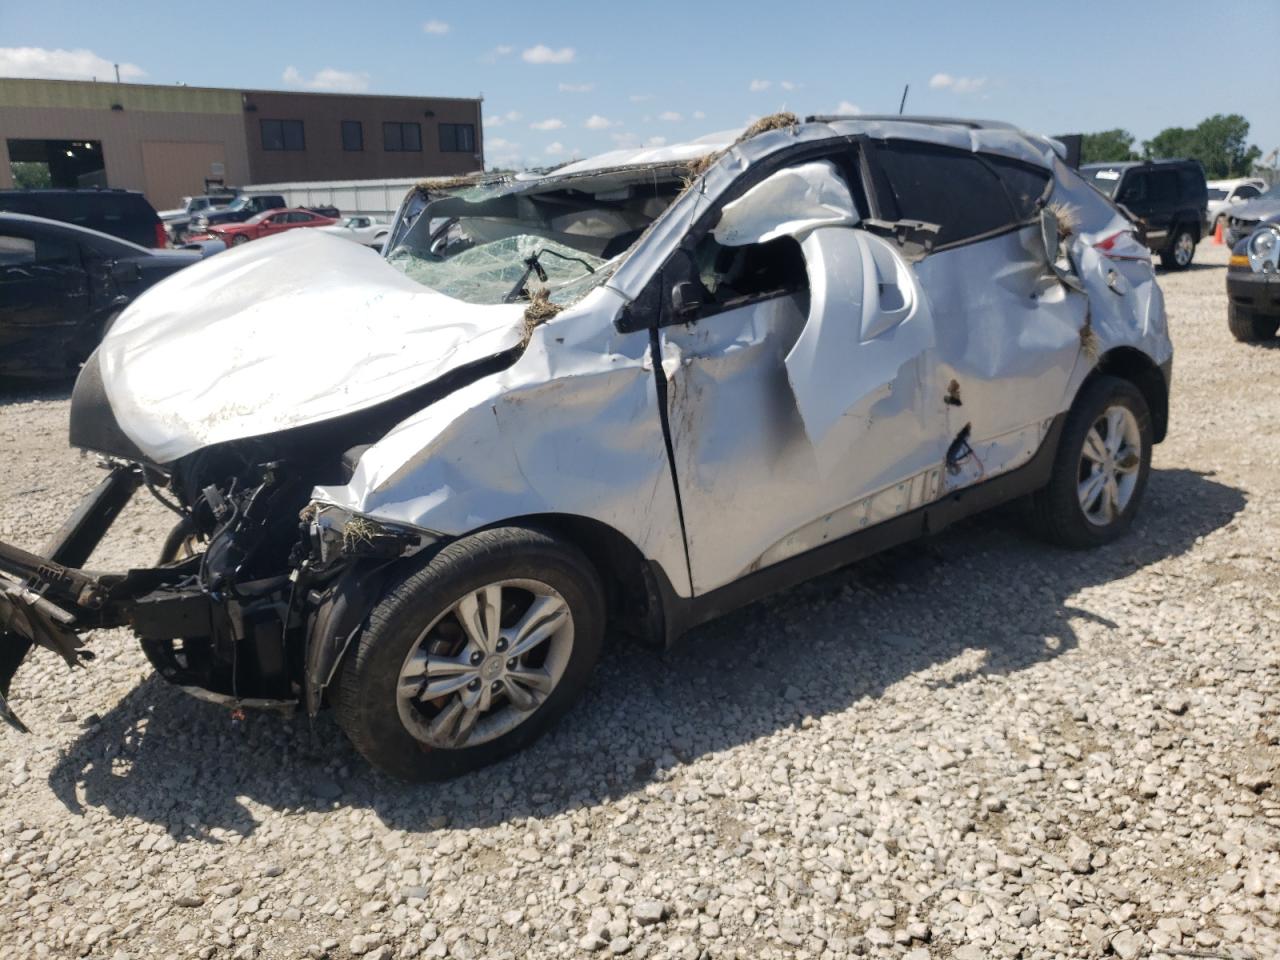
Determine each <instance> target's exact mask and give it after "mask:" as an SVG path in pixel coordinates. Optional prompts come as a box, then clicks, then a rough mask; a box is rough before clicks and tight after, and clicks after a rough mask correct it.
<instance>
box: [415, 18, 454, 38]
mask: <svg viewBox="0 0 1280 960" xmlns="http://www.w3.org/2000/svg"><path fill="white" fill-rule="evenodd" d="M422 32H423V33H433V34H435V35H436V36H440V35H441V34H445V33H448V32H449V25H448V24H447V23H445V22H444V21H443V20H428V21H427V22H426V23H424V24H423V25H422Z"/></svg>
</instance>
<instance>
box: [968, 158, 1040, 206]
mask: <svg viewBox="0 0 1280 960" xmlns="http://www.w3.org/2000/svg"><path fill="white" fill-rule="evenodd" d="M982 159H984V160H985V161H986V162H987V163H989V164H990V165H991V166H992V167H993V168H994V169H995V171H996V173H997V175H999V177H1000V181H1001V182H1002V183H1003V184H1004V189H1005V192H1006V193H1007V194H1008V195H1009V202H1010V203H1012V204H1013V215H1014V216H1015V217H1017V218H1018V219H1019V220H1030V219H1031V218H1033V217H1035V216H1036V215H1037V214H1038V213H1039V204H1040V201H1041V199H1043V197H1044V195H1045V190H1046V189H1047V188H1048V186H1049V172H1048V171H1047V170H1041V169H1039V168H1037V167H1032V166H1029V165H1027V164H1024V163H1019V162H1018V161H1016V160H1008V159H1005V158H1004V157H992V156H988V155H986V154H984V155H983V158H982Z"/></svg>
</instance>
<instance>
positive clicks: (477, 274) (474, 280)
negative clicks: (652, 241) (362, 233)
mask: <svg viewBox="0 0 1280 960" xmlns="http://www.w3.org/2000/svg"><path fill="white" fill-rule="evenodd" d="M451 229H456V230H458V231H459V232H461V233H465V232H466V227H465V226H464V225H456V226H455V227H451ZM387 259H388V260H389V261H390V262H391V263H392V264H394V265H395V266H396V267H398V268H399V269H400V270H403V271H404V273H405V275H406V276H408V277H409V278H411V279H413V280H417V281H418V282H419V283H421V284H423V285H424V286H428V287H430V288H431V289H432V290H438V291H439V292H440V293H444V294H447V295H449V296H451V297H455V298H457V299H458V300H465V301H466V302H467V303H503V302H514V301H516V300H522V299H526V297H522V296H521V295H520V288H519V287H517V284H518V283H519V282H520V281H521V280H524V281H525V285H526V286H527V284H528V283H530V282H536V285H537V286H539V287H543V286H545V287H546V288H547V289H548V290H549V291H550V297H551V300H552V301H553V302H555V303H568V302H569V301H572V300H576V299H577V298H578V297H580V296H582V294H584V293H586V291H587V290H589V289H591V288H592V287H594V286H595V285H596V284H597V283H602V282H604V279H605V278H606V277H607V276H608V274H607V273H606V272H603V271H602V270H601V268H602V267H603V266H604V265H605V263H606V262H607V261H606V260H604V259H603V258H602V257H596V256H592V255H591V254H589V253H584V252H582V251H580V250H577V249H575V248H574V247H570V246H566V245H565V244H562V243H557V242H556V241H554V240H547V239H546V238H544V237H538V236H533V235H530V234H519V235H517V236H514V237H505V238H503V239H501V240H493V241H490V242H488V243H480V244H477V245H475V246H467V247H466V248H465V249H462V250H459V251H458V252H456V253H453V254H452V255H451V256H448V257H442V258H440V259H435V258H431V257H421V256H419V255H418V254H417V253H416V252H415V251H413V250H411V249H409V248H408V247H405V246H400V247H397V248H396V249H395V250H393V251H392V252H391V255H390V256H389V257H388V258H387ZM531 259H532V260H534V262H535V263H536V264H537V265H538V266H539V267H541V273H538V272H537V268H533V269H531V268H530V265H529V261H530V260H531Z"/></svg>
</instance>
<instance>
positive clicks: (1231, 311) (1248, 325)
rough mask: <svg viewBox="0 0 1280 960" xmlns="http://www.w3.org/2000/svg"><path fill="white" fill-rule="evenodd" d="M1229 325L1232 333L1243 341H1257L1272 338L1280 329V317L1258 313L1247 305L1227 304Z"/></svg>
mask: <svg viewBox="0 0 1280 960" xmlns="http://www.w3.org/2000/svg"><path fill="white" fill-rule="evenodd" d="M1227 326H1228V327H1230V328H1231V335H1232V336H1233V337H1235V338H1236V339H1237V340H1239V341H1240V342H1241V343H1257V342H1258V341H1259V340H1270V339H1271V338H1272V337H1274V336H1275V335H1276V331H1277V330H1280V317H1277V316H1274V315H1272V316H1267V315H1266V314H1261V313H1256V312H1255V311H1253V310H1250V309H1249V308H1247V307H1239V306H1236V305H1235V304H1234V303H1229V304H1227Z"/></svg>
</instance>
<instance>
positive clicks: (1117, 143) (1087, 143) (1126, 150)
mask: <svg viewBox="0 0 1280 960" xmlns="http://www.w3.org/2000/svg"><path fill="white" fill-rule="evenodd" d="M1137 159H1138V155H1137V154H1136V153H1134V152H1133V134H1132V133H1130V132H1129V131H1128V130H1121V129H1119V128H1116V129H1115V130H1101V131H1099V132H1098V133H1086V134H1085V135H1084V139H1083V140H1082V141H1081V143H1080V162H1081V163H1116V162H1119V161H1121V160H1137Z"/></svg>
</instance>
